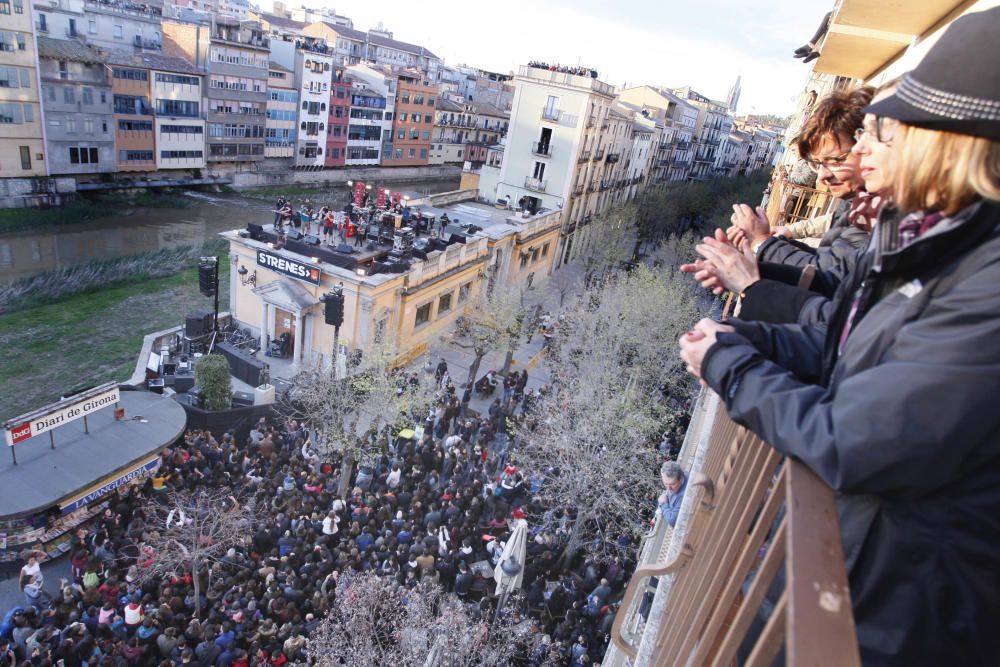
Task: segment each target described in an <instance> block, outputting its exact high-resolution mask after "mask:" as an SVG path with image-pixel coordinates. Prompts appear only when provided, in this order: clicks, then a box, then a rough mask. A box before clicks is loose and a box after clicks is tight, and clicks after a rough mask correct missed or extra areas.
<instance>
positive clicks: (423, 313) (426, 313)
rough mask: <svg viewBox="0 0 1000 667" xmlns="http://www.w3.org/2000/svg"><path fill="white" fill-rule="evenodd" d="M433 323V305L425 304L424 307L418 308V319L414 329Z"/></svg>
mask: <svg viewBox="0 0 1000 667" xmlns="http://www.w3.org/2000/svg"><path fill="white" fill-rule="evenodd" d="M430 321H431V304H430V303H425V304H424V305H422V306H420V307H419V308H417V317H416V320H415V321H414V323H413V326H414V327H419V326H421V325H422V324H427V323H428V322H430Z"/></svg>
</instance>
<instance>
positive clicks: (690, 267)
mask: <svg viewBox="0 0 1000 667" xmlns="http://www.w3.org/2000/svg"><path fill="white" fill-rule="evenodd" d="M697 270H698V265H697V264H681V271H682V272H683V273H694V272H695V271H697Z"/></svg>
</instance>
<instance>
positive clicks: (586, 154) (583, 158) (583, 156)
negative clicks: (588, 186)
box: [576, 151, 590, 163]
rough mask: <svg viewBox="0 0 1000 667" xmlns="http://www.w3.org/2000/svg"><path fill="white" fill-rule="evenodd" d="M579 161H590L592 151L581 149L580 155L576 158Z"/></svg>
mask: <svg viewBox="0 0 1000 667" xmlns="http://www.w3.org/2000/svg"><path fill="white" fill-rule="evenodd" d="M576 161H577V162H580V163H583V162H589V161H590V151H580V157H578V158H577V159H576Z"/></svg>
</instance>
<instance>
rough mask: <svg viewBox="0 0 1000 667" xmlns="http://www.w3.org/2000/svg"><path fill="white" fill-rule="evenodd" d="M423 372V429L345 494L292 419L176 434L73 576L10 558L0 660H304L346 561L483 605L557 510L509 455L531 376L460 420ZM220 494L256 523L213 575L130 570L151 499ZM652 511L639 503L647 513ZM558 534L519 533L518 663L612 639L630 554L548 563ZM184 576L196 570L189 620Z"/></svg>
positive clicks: (95, 537)
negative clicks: (12, 585) (56, 578)
mask: <svg viewBox="0 0 1000 667" xmlns="http://www.w3.org/2000/svg"><path fill="white" fill-rule="evenodd" d="M433 377H434V380H433V381H434V382H435V388H436V389H438V392H439V398H438V405H437V408H436V409H435V411H434V412H433V414H432V415H430V416H429V417H428V418H427V419H426V421H425V422H424V423H423V424H417V425H414V426H415V427H418V428H421V429H422V436H421V437H419V438H418V437H416V436H414V437H412V438H409V437H407V438H396V439H395V440H394V441H392V442H389V441H385V442H383V443H381V444H382V450H381V452H382V453H381V455H380V456H378V457H376V458H373V459H371V460H366V461H363V462H362V463H361V464H360V465H359V466H357V467H356V470H355V472H354V474H353V476H352V479H351V483H350V492H349V494H348V497H347V498H345V499H341V498H340V497H339V496H338V495H337V489H338V486H339V484H340V479H339V476H340V471H341V467H340V463H341V462H340V460H339V459H338V457H337V456H336V455H334V456H332V457H326V456H319V455H317V452H316V451H315V448H314V446H313V440H312V434H310V432H309V430H308V428H307V427H306V426H305V425H302V424H300V423H298V422H297V421H294V420H287V421H284V420H282V419H281V418H277V417H276V418H275V419H276V420H277V421H275V420H267V419H262V420H261V421H260V422H259V423H258V424H257V425H255V426H254V428H253V429H252V430H251V431H250V434H249V437H248V439H247V441H246V442H244V443H237V442H236V441H235V439H234V438H233V436H232V434H231V433H229V432H227V433H224V434H216V435H217V436H218V437H216V435H213V434H212V433H209V432H208V431H189V432H188V433H187V434H186V435H185V436H184V438H183V442H179V443H178V444H177V445H176V446H175V447H172V448H170V449H168V450H166V451H164V452H163V454H162V463H161V466H160V468H159V471H158V472H157V473H156V477H154V478H151V479H148V480H147V481H146V482H145V483H144V484H143V485H142V486H141V487H140V486H137V487H133V488H132V489H131V490H125V491H124V492H122V493H119V494H118V495H117V496H116V498H115V499H114V501H113V502H112V504H111V506H110V507H109V509H108V511H107V512H105V513H104V514H103V515H102V516H100V517H98V518H97V519H96V520H95V521H94V522H93V523H92V524H91V525H90V526H89V528H88V529H81V530H79V531H78V532H77V533H76V534H75V535H74V538H73V548H72V551H71V556H70V558H71V563H72V571H73V576H72V578H71V579H68V580H64V581H61V582H59V584H58V586H56V585H54V582H47V581H45V580H44V577H42V575H41V572H40V570H39V568H38V565H37V562H35V561H34V560H32V561H31V562H29V563H28V564H27V565H26V566H25V567H24V568H23V569H22V572H21V585H22V587H23V590H24V594H25V598H26V599H25V605H24V606H23V607H19V608H17V609H15V610H11V611H10V612H9V613H8V614H7V616H6V618H5V619H4V627H3V628H2V633H0V634H2V636H3V641H2V643H0V649H2V651H0V665H21V664H25V665H27V664H31V665H52V664H56V663H57V662H59V661H61V664H64V665H67V666H76V665H84V664H86V665H164V666H166V665H183V664H192V665H204V666H206V667H207V666H209V665H218V666H229V665H235V666H241V665H271V666H280V665H282V664H285V663H286V662H296V661H303V660H305V659H306V645H307V642H308V638H309V635H310V633H311V631H313V630H314V629H315V628H316V626H317V624H318V623H319V622H320V621H321V620H322V619H323V617H324V615H325V614H326V613H327V612H328V611H329V609H330V606H331V604H332V603H333V600H334V598H335V596H336V595H337V581H338V579H339V578H340V577H342V576H345V575H346V576H348V577H349V576H350V575H351V573H357V572H375V573H378V574H379V575H381V576H384V577H386V578H390V579H392V580H394V581H395V582H397V584H398V585H399V586H400V591H401V593H402V591H405V590H406V589H409V588H412V587H413V586H414V585H416V583H417V582H418V581H419V580H422V579H432V580H434V581H436V582H438V583H439V584H440V585H441V586H443V587H444V588H445V589H446V590H447V591H449V592H450V593H452V594H454V595H455V596H457V597H458V598H459V599H460V600H462V601H464V602H466V603H467V604H468V605H470V608H472V609H474V610H475V612H476V616H477V617H479V616H480V615H482V614H485V613H488V612H489V610H490V607H491V605H493V604H495V598H494V586H495V584H494V582H493V578H492V574H493V567H494V565H495V564H496V563H497V562H498V560H499V558H500V554H501V551H502V545H503V543H504V541H505V540H506V539H507V538H508V537H509V533H510V523H511V521H512V520H516V519H521V518H527V519H528V522H529V525H532V524H533V523H534V522H535V520H537V519H538V518H539V517H540V516H541V515H542V514H544V513H545V512H554V511H557V508H546V507H542V506H541V505H540V502H539V500H538V498H537V497H533V496H532V490H533V489H535V490H537V486H536V485H537V484H538V480H533V479H526V478H525V476H524V475H523V473H522V472H521V471H520V470H519V469H518V466H517V464H516V453H514V452H513V451H511V450H512V446H511V443H512V440H511V439H510V438H509V428H510V427H509V424H511V423H512V420H518V419H524V418H525V415H526V414H527V415H530V412H531V409H532V407H531V402H530V395H529V394H528V392H527V391H525V385H526V380H527V374H526V373H511V374H510V379H509V380H508V381H506V382H503V381H502V380H501V383H502V384H500V385H499V386H500V387H501V388H502V389H501V391H502V394H501V395H498V396H497V398H495V399H494V401H493V403H492V404H491V406H490V409H489V410H488V411H487V413H486V414H483V415H481V416H480V415H478V414H475V413H469V415H468V416H467V417H466V418H462V419H460V418H459V417H458V413H459V402H458V399H457V396H456V392H455V387H454V385H453V384H452V383H451V381H450V378H449V375H448V369H447V364H446V363H444V361H443V360H442V362H441V364H440V365H439V366H438V368H437V370H436V372H435V374H434V376H433ZM427 381H428V382H430V381H431V380H430V376H428V380H427ZM529 391H530V390H529ZM526 396H528V397H529V400H528V401H525V397H526ZM418 432H420V431H418ZM407 435H409V434H407ZM668 435H669V436H672V439H673V440H675V441H679V438H680V437H681V433H680V432H677V433H672V434H665V438H664V444H663V445H662V449H663V451H664V452H665V453H669V449H670V447H671V446H672V440H671V438H670V437H668ZM218 488H225V489H228V490H231V492H232V497H233V500H236V499H237V498H238V499H240V502H243V503H253V504H254V507H255V524H254V528H253V531H252V534H250V535H247V536H246V539H245V540H244V542H243V543H242V544H241V545H239V546H235V547H234V548H232V549H230V550H229V551H228V553H227V554H226V556H225V557H224V558H222V559H221V560H220V561H219V562H217V563H215V564H213V565H212V567H211V572H207V571H202V572H200V573H198V574H195V573H192V572H190V571H179V572H177V573H176V574H175V576H173V577H170V578H166V579H161V578H158V577H150V576H144V572H145V568H147V567H148V566H149V565H150V564H151V563H152V562H154V561H155V559H156V558H157V539H158V531H159V530H160V528H161V527H160V526H158V525H157V522H158V521H162V517H161V518H160V519H157V518H156V516H155V515H154V513H152V512H151V511H150V508H152V507H154V506H156V505H157V504H159V505H160V506H163V505H164V504H165V503H166V502H167V499H168V498H171V497H173V496H174V494H173V493H172V492H183V493H186V494H194V495H197V494H199V493H201V492H202V491H206V490H210V489H218ZM660 500H661V502H662V500H663V498H661V499H660ZM655 507H656V504H655V503H654V502H653V499H651V501H650V505H649V514H650V515H652V511H653V509H654V508H655ZM558 509H559V510H560V511H561V509H563V508H558ZM566 520H567V521H568V520H569V516H567V519H566ZM561 533H562V530H556V531H554V532H542V531H539V530H533V531H532V533H531V539H530V541H529V544H528V548H527V558H526V560H527V562H526V563H525V569H524V578H523V588H522V591H521V595H520V597H518V598H515V599H514V602H513V603H512V604H514V605H515V607H514V609H512V610H508V611H507V612H505V613H516V614H518V616H519V618H520V619H522V620H520V621H519V626H518V627H519V633H520V634H519V636H520V637H521V642H520V644H519V645H518V647H517V649H516V657H515V663H514V664H519V665H574V666H580V665H587V664H591V663H593V662H595V661H599V660H600V658H601V656H602V655H603V652H604V650H605V648H606V646H607V644H608V641H609V633H610V629H611V623H612V622H613V619H614V615H615V610H616V608H617V604H616V602H615V600H616V599H618V598H619V597H620V594H621V592H622V590H623V586H624V585H625V584H626V583H627V581H628V577H629V574H630V572H631V569H632V567H633V564H632V563H631V562H629V561H628V560H627V558H614V559H612V560H610V561H609V562H607V563H604V564H597V563H595V562H592V561H590V560H585V559H581V558H576V559H570V560H569V563H568V565H566V566H562V565H561V564H560V558H561V557H562V555H563V553H562V547H563V544H564V539H563V538H564V537H565V535H564V534H561ZM194 576H200V577H201V578H202V580H201V584H202V585H201V591H202V597H201V600H200V603H201V609H202V612H201V614H200V617H199V616H198V615H196V613H195V608H196V600H195V593H194V586H193V580H192V577H194Z"/></svg>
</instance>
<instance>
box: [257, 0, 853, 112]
mask: <svg viewBox="0 0 1000 667" xmlns="http://www.w3.org/2000/svg"><path fill="white" fill-rule="evenodd" d="M270 2H271V0H261V9H263V10H265V11H267V10H269V9H270ZM299 4H306V5H307V6H310V7H314V8H320V7H329V8H332V9H336V11H337V13H338V14H341V15H344V16H349V17H350V18H351V19H352V20H353V21H354V27H355V28H357V29H359V30H367V29H368V28H371V27H374V26H376V25H377V24H378V23H379V22H382V23H383V24H384V26H385V28H386V29H388V30H391V31H392V32H393V33H394V36H395V38H396V39H399V40H401V41H404V42H410V43H413V44H418V45H420V46H423V47H425V48H427V49H429V50H431V51H432V52H433V53H435V54H436V55H437V56H438V57H440V58H443V59H444V61H445V62H446V63H447V64H449V65H457V64H467V65H472V66H474V67H480V68H482V69H487V70H490V71H495V72H503V73H506V72H510V71H516V70H517V67H518V65H521V64H525V63H527V61H529V60H539V61H544V62H548V63H557V62H558V63H560V64H566V65H578V64H579V65H582V66H584V67H587V68H589V69H596V70H597V71H598V73H599V78H600V79H601V80H602V81H604V82H607V83H610V84H612V85H615V86H623V85H626V84H627V85H628V86H635V85H641V84H652V85H658V86H670V87H680V86H686V85H690V86H692V87H693V88H694V89H695V90H697V91H698V92H700V93H702V94H703V95H706V96H708V97H710V98H713V99H720V100H724V99H725V98H726V95H727V92H728V90H729V88H730V86H731V85H732V84H733V82H734V81H735V80H736V77H737V76H738V75H742V77H743V94H742V97H741V99H740V105H739V108H738V109H737V112H738V113H740V114H746V113H753V114H767V113H773V114H777V115H782V116H783V115H787V114H790V113H791V112H792V111H793V110H794V108H795V103H796V101H797V100H798V95H799V93H801V92H802V89H803V87H804V86H805V83H806V78H807V76H808V71H809V69H810V66H809V65H803V64H802V62H801V61H799V60H795V59H794V58H792V52H793V51H794V50H795V49H796V48H797V47H798V46H801V45H802V44H804V43H806V42H807V41H808V40H809V38H810V37H811V36H812V34H813V32H815V30H816V27H817V26H818V24H819V22H820V19H821V18H822V17H823V15H824V14H825V13H826V12H827V11H829V10H830V9H831V8H832V7H833V4H834V3H833V0H659V1H657V0H573V1H572V2H568V1H564V0H500V1H499V2H490V3H487V2H476V1H475V0H472V1H470V0H463V1H461V2H458V1H455V0H430V1H428V0H424V1H423V2H419V1H418V0H375V1H369V2H356V1H352V2H348V1H342V2H331V1H330V0H312V1H311V2H310V1H309V0H286V6H287V7H293V6H298V5H299Z"/></svg>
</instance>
